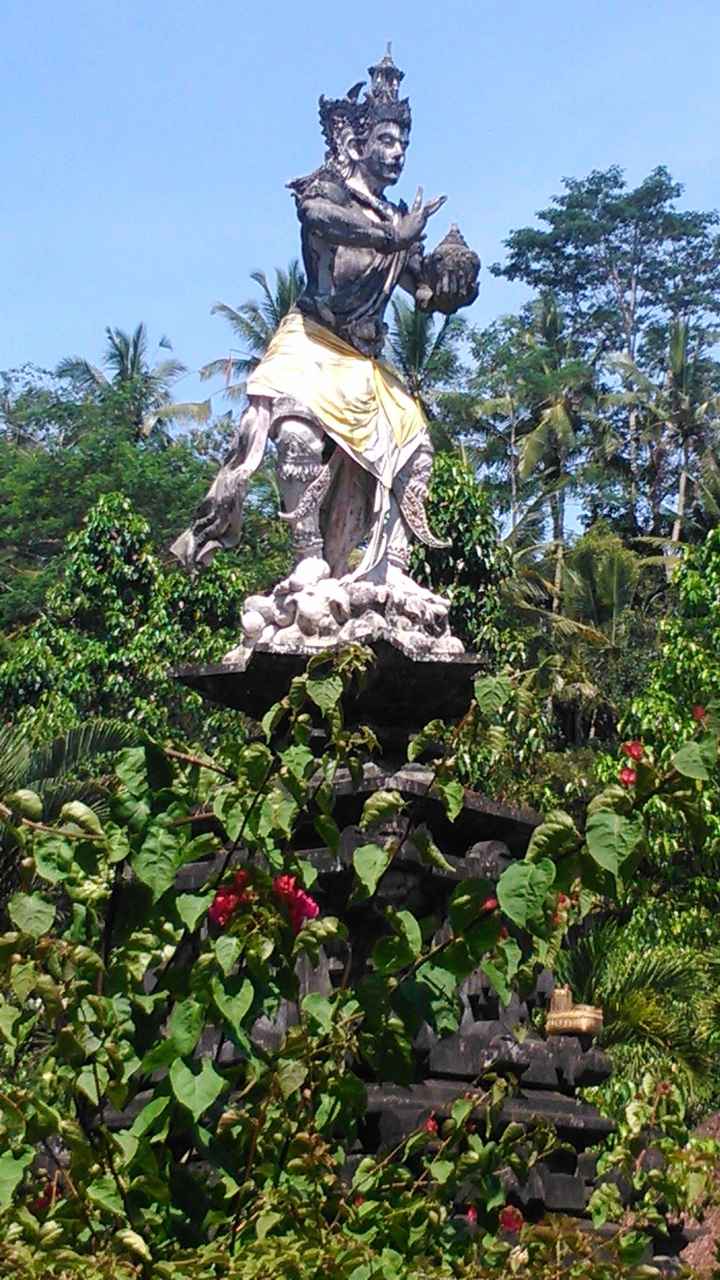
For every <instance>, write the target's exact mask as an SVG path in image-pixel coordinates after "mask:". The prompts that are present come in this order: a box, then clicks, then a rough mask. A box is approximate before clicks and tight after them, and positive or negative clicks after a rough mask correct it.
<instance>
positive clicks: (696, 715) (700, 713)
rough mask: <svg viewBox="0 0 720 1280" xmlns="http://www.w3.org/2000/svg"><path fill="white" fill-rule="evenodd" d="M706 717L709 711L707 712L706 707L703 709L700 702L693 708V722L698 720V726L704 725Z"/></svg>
mask: <svg viewBox="0 0 720 1280" xmlns="http://www.w3.org/2000/svg"><path fill="white" fill-rule="evenodd" d="M706 715H707V710H706V708H705V707H701V706H700V703H699V702H698V703H696V704H695V706H694V707H693V709H692V718H693V720H697V722H698V724H702V722H703V720H704V719H705V717H706Z"/></svg>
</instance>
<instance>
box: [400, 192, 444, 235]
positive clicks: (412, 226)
mask: <svg viewBox="0 0 720 1280" xmlns="http://www.w3.org/2000/svg"><path fill="white" fill-rule="evenodd" d="M446 199H447V196H435V198H434V199H433V200H428V202H427V204H423V189H422V187H418V189H417V194H416V196H415V199H414V200H413V202H412V207H411V208H410V210H409V211H408V212H407V213H405V214H403V216H402V217H401V218H400V220H399V222H398V224H397V226H396V229H395V232H396V235H397V240H398V245H399V247H400V248H401V249H408V248H409V247H410V245H411V244H414V243H415V241H416V240H419V239H420V237H421V235H422V234H423V232H424V230H425V224H426V223H427V221H428V219H429V218H431V217H432V215H433V214H434V213H437V211H438V209H440V208H442V206H443V205H444V203H445V201H446Z"/></svg>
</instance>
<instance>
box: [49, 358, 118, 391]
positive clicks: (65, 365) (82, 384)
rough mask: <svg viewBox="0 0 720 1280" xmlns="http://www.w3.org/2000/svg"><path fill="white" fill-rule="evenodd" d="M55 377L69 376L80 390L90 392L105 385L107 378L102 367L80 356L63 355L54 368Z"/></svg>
mask: <svg viewBox="0 0 720 1280" xmlns="http://www.w3.org/2000/svg"><path fill="white" fill-rule="evenodd" d="M55 376H56V378H69V379H70V380H71V381H72V382H74V383H75V384H76V385H77V386H78V387H79V388H80V390H82V391H85V392H87V393H88V394H91V393H92V392H93V391H98V390H101V389H102V388H103V387H107V385H108V379H107V378H106V377H105V374H104V373H103V371H102V369H98V368H97V366H96V365H94V364H91V363H90V361H89V360H83V358H82V356H65V358H64V360H61V361H60V363H59V364H58V365H57V367H56V369H55Z"/></svg>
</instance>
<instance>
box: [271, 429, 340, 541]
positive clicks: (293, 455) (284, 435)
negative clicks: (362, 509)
mask: <svg viewBox="0 0 720 1280" xmlns="http://www.w3.org/2000/svg"><path fill="white" fill-rule="evenodd" d="M273 430H274V437H275V444H276V446H277V452H278V466H277V475H278V487H279V489H280V498H281V500H282V505H283V511H284V513H285V514H286V515H288V516H290V517H291V519H290V521H289V523H290V524H291V526H292V531H293V550H294V552H295V563H296V564H298V563H299V562H300V561H301V560H306V559H308V558H309V557H318V558H320V559H322V556H323V537H322V533H321V531H320V502H321V497H322V495H321V492H320V491H319V489H320V486H318V485H316V488H318V496H317V501H310V502H304V503H302V507H301V513H300V514H299V515H298V517H297V518H296V519H292V515H293V512H294V511H295V510H296V508H297V507H298V505H299V504H300V502H301V499H302V498H304V497H305V496H306V495H307V491H308V489H309V488H310V486H311V485H313V483H314V482H317V481H318V480H319V479H320V477H321V474H322V472H323V449H324V446H325V441H326V439H327V437H326V435H325V433H324V431H323V430H322V428H320V427H317V426H315V425H314V424H313V423H312V422H309V421H307V420H306V419H303V418H292V417H284V418H282V419H281V420H280V421H279V422H278V423H276V424H275V426H274V429H273Z"/></svg>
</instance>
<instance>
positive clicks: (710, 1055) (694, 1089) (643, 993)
mask: <svg viewBox="0 0 720 1280" xmlns="http://www.w3.org/2000/svg"><path fill="white" fill-rule="evenodd" d="M708 966H709V958H708V957H705V956H703V955H701V954H700V953H699V952H697V951H695V950H692V949H691V948H689V947H683V946H678V945H677V944H675V943H672V944H670V943H667V942H664V941H663V940H662V939H658V941H657V943H656V944H655V945H648V944H645V945H643V946H640V945H638V944H637V943H636V942H632V943H627V942H625V941H624V939H623V928H622V926H621V925H620V924H619V923H618V922H617V921H615V920H608V921H603V922H600V923H592V922H589V927H588V926H586V931H585V932H584V933H583V934H581V936H580V937H578V938H575V939H574V940H573V941H572V942H571V945H570V946H568V947H567V948H566V949H564V950H563V951H561V952H560V955H559V956H558V958H557V961H556V965H555V975H556V978H557V979H558V980H559V981H560V982H563V983H567V985H568V986H569V987H570V988H571V990H572V993H573V996H574V997H575V1000H576V1001H578V1002H579V1003H583V1004H593V1005H599V1006H601V1007H602V1010H603V1015H604V1018H603V1030H602V1033H601V1041H600V1042H601V1044H602V1047H603V1048H605V1049H607V1051H608V1053H609V1054H610V1057H611V1058H612V1060H613V1064H614V1067H615V1071H616V1073H617V1075H618V1076H620V1075H621V1076H624V1077H626V1078H629V1079H630V1080H640V1079H641V1078H642V1076H643V1074H644V1073H645V1072H646V1071H648V1070H651V1071H652V1072H653V1073H656V1074H657V1075H658V1076H663V1075H668V1074H672V1075H673V1076H674V1077H676V1078H678V1077H679V1078H681V1079H682V1081H683V1085H684V1088H685V1090H686V1092H687V1094H688V1096H689V1097H690V1098H695V1099H697V1098H699V1097H702V1096H703V1095H707V1093H708V1090H709V1088H710V1085H711V1080H712V1071H713V1066H714V1060H715V1051H714V1030H713V1019H712V1016H709V1002H710V1001H711V999H712V978H711V973H710V969H709V967H708Z"/></svg>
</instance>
